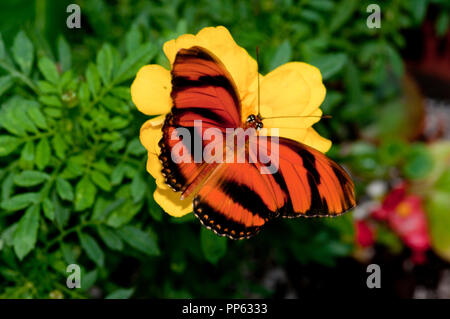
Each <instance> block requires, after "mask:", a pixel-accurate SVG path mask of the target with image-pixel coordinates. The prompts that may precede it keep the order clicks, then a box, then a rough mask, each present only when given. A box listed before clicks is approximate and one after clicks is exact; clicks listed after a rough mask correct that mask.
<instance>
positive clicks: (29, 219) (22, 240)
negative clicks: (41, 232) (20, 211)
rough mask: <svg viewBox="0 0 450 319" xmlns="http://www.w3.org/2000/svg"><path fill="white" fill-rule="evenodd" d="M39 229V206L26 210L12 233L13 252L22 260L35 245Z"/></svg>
mask: <svg viewBox="0 0 450 319" xmlns="http://www.w3.org/2000/svg"><path fill="white" fill-rule="evenodd" d="M38 228H39V205H33V206H31V207H30V208H28V209H27V210H26V212H25V214H24V215H23V216H22V218H21V219H20V220H19V224H18V225H17V228H16V230H15V232H14V239H13V245H14V251H15V253H16V255H17V257H19V259H20V260H22V259H23V258H24V257H25V256H26V255H28V253H29V252H30V251H31V250H33V248H34V246H35V245H36V239H37V233H38Z"/></svg>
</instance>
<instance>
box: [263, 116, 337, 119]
mask: <svg viewBox="0 0 450 319" xmlns="http://www.w3.org/2000/svg"><path fill="white" fill-rule="evenodd" d="M297 117H318V118H321V119H331V115H286V116H271V117H261V119H263V120H270V119H284V118H297Z"/></svg>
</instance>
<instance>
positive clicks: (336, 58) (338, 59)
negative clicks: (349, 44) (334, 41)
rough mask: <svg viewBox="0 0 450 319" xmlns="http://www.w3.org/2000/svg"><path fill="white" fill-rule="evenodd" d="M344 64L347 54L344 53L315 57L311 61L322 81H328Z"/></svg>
mask: <svg viewBox="0 0 450 319" xmlns="http://www.w3.org/2000/svg"><path fill="white" fill-rule="evenodd" d="M346 63H347V54H345V53H332V54H327V55H322V56H317V57H315V58H314V59H313V60H312V61H311V64H312V65H314V66H315V67H317V68H318V69H319V70H320V72H321V73H322V78H323V79H324V80H328V79H329V78H331V77H332V76H333V75H335V74H337V73H338V72H339V71H341V70H342V69H343V67H344V66H345V64H346Z"/></svg>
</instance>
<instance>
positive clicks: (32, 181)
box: [14, 171, 50, 187]
mask: <svg viewBox="0 0 450 319" xmlns="http://www.w3.org/2000/svg"><path fill="white" fill-rule="evenodd" d="M49 178H50V176H49V175H48V174H46V173H43V172H39V171H23V172H21V173H20V174H18V175H16V176H14V183H16V185H19V186H25V187H28V186H35V185H39V184H41V183H43V182H44V181H46V180H48V179H49Z"/></svg>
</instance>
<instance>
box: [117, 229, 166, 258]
mask: <svg viewBox="0 0 450 319" xmlns="http://www.w3.org/2000/svg"><path fill="white" fill-rule="evenodd" d="M118 233H119V235H120V237H122V239H123V240H124V241H125V242H126V243H127V244H128V245H130V246H131V247H133V248H135V249H137V250H139V251H141V252H143V253H144V254H147V255H149V256H158V255H159V254H160V251H159V248H158V245H157V243H156V241H155V240H154V238H152V237H151V236H150V235H149V234H148V233H146V232H144V231H142V230H140V229H139V228H136V227H134V226H130V225H127V226H124V227H122V228H121V229H119V230H118Z"/></svg>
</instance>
